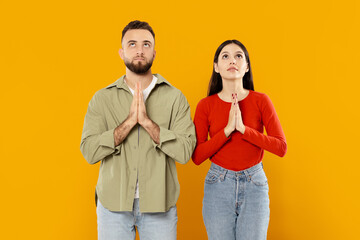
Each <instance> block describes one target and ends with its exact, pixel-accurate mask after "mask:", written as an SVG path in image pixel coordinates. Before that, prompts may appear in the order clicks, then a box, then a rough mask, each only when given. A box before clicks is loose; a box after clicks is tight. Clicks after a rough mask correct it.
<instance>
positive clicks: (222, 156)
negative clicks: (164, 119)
mask: <svg viewBox="0 0 360 240" xmlns="http://www.w3.org/2000/svg"><path fill="white" fill-rule="evenodd" d="M239 106H240V110H241V115H242V119H243V123H244V125H245V133H244V134H242V133H240V132H239V131H236V130H235V131H234V132H232V133H231V134H230V136H229V137H228V138H227V137H226V136H225V133H224V128H225V127H226V125H227V123H228V119H229V111H230V107H231V103H229V102H224V101H223V100H221V99H220V98H219V96H218V95H217V94H214V95H211V96H209V97H206V98H204V99H202V100H201V101H200V102H199V103H198V105H197V107H196V112H195V117H194V124H195V127H196V137H197V145H196V148H195V151H194V153H193V156H192V160H193V161H194V163H195V164H197V165H199V164H201V163H202V162H204V161H205V160H206V159H208V158H210V159H211V161H212V162H213V163H215V164H217V165H219V166H221V167H223V168H226V169H229V170H233V171H240V170H244V169H247V168H249V167H252V166H254V165H256V164H258V163H259V162H261V160H262V158H263V155H264V149H265V150H267V151H269V152H272V153H274V154H276V155H278V156H280V157H283V156H284V155H285V153H286V150H287V145H286V139H285V135H284V132H283V130H282V128H281V125H280V121H279V118H278V116H277V115H276V111H275V108H274V106H273V104H272V102H271V101H270V98H269V97H268V96H267V95H265V94H264V93H259V92H255V91H251V90H250V92H249V94H248V96H247V97H246V98H245V99H243V100H241V101H240V102H239ZM264 126H265V129H266V132H267V135H265V134H264ZM208 134H209V135H210V140H208Z"/></svg>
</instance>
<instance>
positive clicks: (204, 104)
mask: <svg viewBox="0 0 360 240" xmlns="http://www.w3.org/2000/svg"><path fill="white" fill-rule="evenodd" d="M217 100H218V97H217V94H214V95H211V96H207V97H205V98H203V99H201V100H200V101H199V102H198V104H197V107H196V108H197V109H207V110H209V109H210V108H211V106H213V105H214V104H216V102H217Z"/></svg>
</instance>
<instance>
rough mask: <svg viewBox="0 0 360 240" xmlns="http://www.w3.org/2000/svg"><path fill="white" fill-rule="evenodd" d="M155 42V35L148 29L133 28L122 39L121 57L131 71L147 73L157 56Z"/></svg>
mask: <svg viewBox="0 0 360 240" xmlns="http://www.w3.org/2000/svg"><path fill="white" fill-rule="evenodd" d="M154 44H155V40H154V37H153V36H152V34H151V33H150V32H149V31H148V30H145V29H131V30H129V31H127V32H126V33H125V35H124V37H123V39H122V49H120V51H119V53H120V57H121V59H122V60H124V63H125V65H126V67H127V68H128V69H129V70H130V71H132V72H134V73H137V74H145V73H146V72H147V71H148V70H149V69H150V68H151V65H152V63H153V61H154V58H155V54H156V51H155V50H154Z"/></svg>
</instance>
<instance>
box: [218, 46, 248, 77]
mask: <svg viewBox="0 0 360 240" xmlns="http://www.w3.org/2000/svg"><path fill="white" fill-rule="evenodd" d="M214 69H215V72H217V73H219V74H220V76H221V78H222V79H226V80H235V79H239V78H241V79H242V77H243V76H244V75H245V73H246V72H247V71H249V66H248V64H247V62H246V59H245V53H244V51H243V50H242V49H241V48H240V47H239V46H238V45H236V44H235V43H230V44H228V45H226V46H225V47H224V48H223V49H222V50H221V52H220V54H219V58H218V62H217V63H214Z"/></svg>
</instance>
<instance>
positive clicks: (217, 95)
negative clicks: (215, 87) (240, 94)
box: [215, 90, 253, 103]
mask: <svg viewBox="0 0 360 240" xmlns="http://www.w3.org/2000/svg"><path fill="white" fill-rule="evenodd" d="M252 92H253V91H252V90H249V93H248V95H247V96H246V97H245V98H243V99H242V100H240V101H238V102H242V101H244V100H246V99H248V98H249V96H250V94H252ZM215 95H216V97H217V98H218V99H219V100H220V101H221V102H223V103H231V102H226V101H224V100H222V99H221V98H220V97H219V94H218V93H216V94H215Z"/></svg>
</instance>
